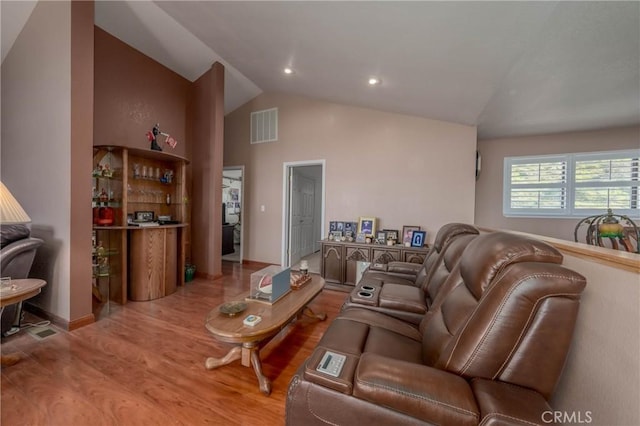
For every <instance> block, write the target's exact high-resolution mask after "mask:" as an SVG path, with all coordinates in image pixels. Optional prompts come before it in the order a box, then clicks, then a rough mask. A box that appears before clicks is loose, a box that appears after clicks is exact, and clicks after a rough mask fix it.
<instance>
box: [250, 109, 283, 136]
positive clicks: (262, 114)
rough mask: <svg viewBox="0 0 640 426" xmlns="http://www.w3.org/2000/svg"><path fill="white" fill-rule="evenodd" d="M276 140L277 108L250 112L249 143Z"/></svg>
mask: <svg viewBox="0 0 640 426" xmlns="http://www.w3.org/2000/svg"><path fill="white" fill-rule="evenodd" d="M277 140H278V108H271V109H264V110H262V111H255V112H252V113H251V143H252V144H253V143H263V142H274V141H277Z"/></svg>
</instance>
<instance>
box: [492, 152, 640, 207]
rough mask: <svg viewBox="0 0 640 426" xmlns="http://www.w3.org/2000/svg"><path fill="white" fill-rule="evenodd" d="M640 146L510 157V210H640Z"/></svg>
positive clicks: (507, 179) (506, 186) (507, 197)
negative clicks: (639, 173) (616, 149)
mask: <svg viewBox="0 0 640 426" xmlns="http://www.w3.org/2000/svg"><path fill="white" fill-rule="evenodd" d="M639 157H640V150H627V151H607V152H595V153H580V154H563V155H551V156H536V157H507V158H505V160H504V194H503V213H504V215H505V216H549V217H573V216H576V217H584V216H588V215H590V214H602V213H603V212H606V210H607V209H608V208H610V209H613V210H614V212H615V213H617V214H626V215H630V216H638V215H639V210H638V186H639V181H638V172H639V170H638V166H639Z"/></svg>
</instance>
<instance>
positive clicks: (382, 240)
mask: <svg viewBox="0 0 640 426" xmlns="http://www.w3.org/2000/svg"><path fill="white" fill-rule="evenodd" d="M386 241H387V233H386V232H385V231H378V232H376V242H377V243H378V244H386Z"/></svg>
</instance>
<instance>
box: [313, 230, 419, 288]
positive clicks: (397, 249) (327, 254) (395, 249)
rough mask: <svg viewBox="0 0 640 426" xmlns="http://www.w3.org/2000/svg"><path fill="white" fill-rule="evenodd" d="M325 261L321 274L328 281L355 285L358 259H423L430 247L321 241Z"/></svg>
mask: <svg viewBox="0 0 640 426" xmlns="http://www.w3.org/2000/svg"><path fill="white" fill-rule="evenodd" d="M320 244H321V246H322V249H321V253H322V261H321V262H320V274H321V275H322V277H323V278H324V279H325V281H326V282H327V283H331V284H340V285H347V286H355V284H356V278H357V274H356V273H357V262H371V263H389V262H395V261H400V262H411V263H419V264H421V263H422V262H424V258H425V257H426V255H427V253H428V252H429V248H428V247H405V246H403V245H399V244H397V245H393V246H387V245H383V244H366V243H355V242H342V241H330V240H322V241H320Z"/></svg>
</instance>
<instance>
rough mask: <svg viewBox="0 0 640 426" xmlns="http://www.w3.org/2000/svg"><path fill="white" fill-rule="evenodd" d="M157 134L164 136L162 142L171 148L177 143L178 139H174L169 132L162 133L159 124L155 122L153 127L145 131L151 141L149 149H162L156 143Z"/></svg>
mask: <svg viewBox="0 0 640 426" xmlns="http://www.w3.org/2000/svg"><path fill="white" fill-rule="evenodd" d="M158 135H162V136H164V137H165V138H166V139H165V140H164V142H165V143H166V144H167V145H169V146H170V147H171V148H175V147H176V145H178V141H177V140H175V139H174V138H173V137H172V136H171V135H170V134H169V133H164V132H161V131H160V124H158V123H156V125H155V126H153V129H152V130H151V131H150V132H147V139H149V142H151V149H152V150H154V151H162V148H160V145H158Z"/></svg>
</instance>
